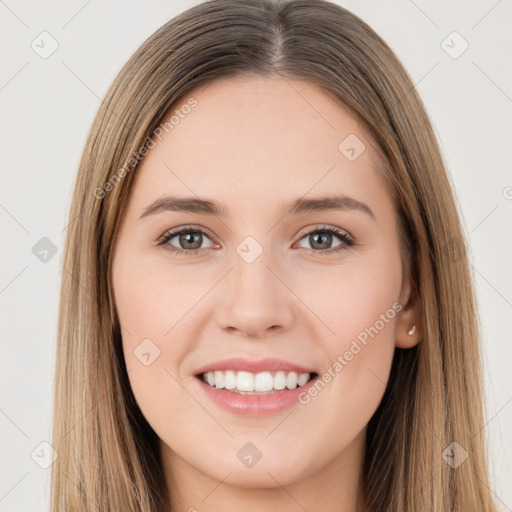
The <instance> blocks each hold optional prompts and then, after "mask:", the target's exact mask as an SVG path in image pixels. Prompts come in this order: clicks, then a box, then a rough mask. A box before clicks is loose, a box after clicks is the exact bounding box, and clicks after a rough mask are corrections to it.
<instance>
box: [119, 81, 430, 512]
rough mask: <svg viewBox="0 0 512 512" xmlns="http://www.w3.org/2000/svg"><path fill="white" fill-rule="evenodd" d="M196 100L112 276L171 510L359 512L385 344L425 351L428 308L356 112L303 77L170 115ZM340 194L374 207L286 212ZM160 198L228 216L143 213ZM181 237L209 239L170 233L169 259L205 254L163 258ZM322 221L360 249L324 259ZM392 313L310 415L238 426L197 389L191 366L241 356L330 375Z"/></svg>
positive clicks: (131, 225)
mask: <svg viewBox="0 0 512 512" xmlns="http://www.w3.org/2000/svg"><path fill="white" fill-rule="evenodd" d="M190 96H193V97H194V98H195V99H196V100H197V102H198V104H197V106H196V107H195V108H194V109H192V110H191V112H190V113H189V114H188V115H186V116H184V118H183V119H181V120H180V122H179V124H178V125H176V126H175V127H174V129H173V130H172V131H170V132H169V133H168V134H165V133H164V135H163V137H162V140H161V141H158V140H155V141H156V142H158V143H157V145H156V147H153V149H151V151H149V153H148V154H147V155H146V157H145V158H144V160H143V161H142V163H141V165H140V166H139V168H138V169H137V171H136V176H135V179H134V183H133V188H132V190H131V192H130V197H129V201H128V204H127V206H126V208H125V210H124V211H123V215H122V218H121V224H120V228H119V232H118V236H117V237H116V240H115V246H114V260H113V266H112V282H113V289H114V296H115V303H116V308H117V312H118V315H119V319H120V322H121V325H122V326H123V333H122V339H123V351H124V356H125V359H126V365H127V368H128V372H129V378H130V383H131V387H132V389H133V393H134V395H135V398H136V400H137V403H138V405H139V407H140V409H141V411H142V413H143V414H144V416H145V417H146V419H147V421H148V422H149V424H150V425H151V427H152V428H153V429H154V430H155V432H156V433H157V434H158V436H159V438H160V444H161V450H162V458H163V463H164V471H165V476H166V479H167V482H168V485H169V487H170V489H171V496H172V500H173V502H172V508H171V509H172V510H173V511H174V510H176V511H177V510H184V511H185V510H193V509H192V507H194V509H196V510H199V511H217V510H223V511H228V512H229V511H231V510H242V509H243V510H246V511H249V512H250V511H260V510H267V509H269V508H270V506H272V509H276V510H280V511H281V512H288V511H299V510H304V509H306V510H324V511H334V510H336V511H338V512H339V511H354V510H365V508H364V506H363V504H362V503H361V502H360V503H359V505H357V499H358V496H359V497H361V485H360V484H361V476H362V460H363V455H364V447H365V439H366V427H367V423H368V421H369V420H370V418H371V416H372V415H373V413H374V412H375V410H376V409H377V406H378V405H379V403H380V401H381V399H382V396H383V394H384V390H385V385H386V383H387V381H388V378H389V371H390V368H391V363H392V358H393V353H394V348H395V346H398V347H400V348H409V347H411V346H413V345H415V344H416V343H417V342H418V341H419V340H420V339H421V325H420V309H421V304H420V301H419V298H418V297H417V295H416V294H415V292H414V288H413V286H412V283H411V281H410V280H409V278H408V277H406V276H403V275H402V268H401V260H400V252H399V240H398V230H397V226H398V224H397V223H398V217H397V213H396V210H395V206H394V204H393V201H392V199H391V197H390V195H389V194H388V192H387V191H386V188H385V187H384V185H383V181H382V179H381V176H379V167H380V166H381V164H382V162H380V161H379V160H378V157H377V153H376V152H375V151H374V149H373V147H372V145H371V142H370V140H369V138H368V136H367V134H366V133H365V131H364V129H363V128H362V127H361V126H360V125H359V124H358V123H357V121H356V120H355V119H354V117H352V116H351V114H350V113H349V111H348V110H346V109H345V108H344V107H343V106H341V105H340V104H339V103H337V102H335V101H334V100H333V99H332V98H331V97H330V96H329V95H327V94H326V93H325V92H323V91H322V90H321V89H319V88H318V87H317V86H315V85H312V84H310V83H308V82H302V81H293V82H292V81H289V80H284V79H283V78H281V77H277V76H276V77H272V78H269V77H267V78H262V77H257V76H250V75H249V76H247V75H245V76H238V77H235V78H230V79H221V80H216V81H214V82H212V83H210V84H209V85H207V86H200V87H199V88H196V89H195V90H194V91H193V94H190V95H188V96H187V97H186V98H183V99H182V100H180V102H179V103H178V104H176V105H175V106H174V107H173V109H172V111H173V112H169V113H168V116H167V117H169V116H170V115H171V114H173V113H174V111H175V110H176V109H180V107H181V106H182V105H184V104H185V103H186V101H187V100H188V99H189V98H190ZM164 122H165V120H164ZM349 134H355V135H356V136H357V137H358V138H359V139H360V140H361V141H363V142H364V144H365V146H366V149H365V150H364V151H363V152H362V153H361V154H360V155H359V157H358V158H357V159H356V160H354V161H349V160H348V159H347V158H346V157H345V156H344V155H343V154H342V153H341V152H340V151H339V150H338V146H339V144H340V142H341V141H343V139H345V137H347V135H349ZM329 170H330V171H329ZM328 171H329V172H328ZM334 193H339V194H345V195H348V196H351V197H353V198H356V199H357V200H359V201H362V202H364V203H366V204H367V205H368V206H369V207H370V208H371V210H372V211H373V213H374V216H375V218H372V217H371V216H370V215H368V214H367V213H365V212H362V211H359V210H328V211H320V212H310V213H301V214H298V215H291V214H288V215H284V216H283V214H282V208H283V207H284V205H285V204H286V203H288V202H290V201H292V200H294V199H297V198H300V197H303V196H306V197H307V198H312V197H318V196H323V195H326V194H334ZM168 194H173V195H178V196H198V197H201V198H205V197H207V198H210V199H215V200H217V201H219V202H221V203H223V205H225V207H226V208H227V209H228V214H226V215H225V216H222V217H220V216H212V215H205V214H200V213H187V212H176V211H164V212H160V213H155V214H153V215H148V216H145V217H143V218H142V219H140V218H139V217H140V216H141V215H142V213H143V211H144V209H145V208H146V207H147V206H148V205H149V204H150V203H151V202H153V201H154V200H155V199H157V198H160V197H161V196H163V195H168ZM190 224H192V225H193V226H194V228H196V229H197V228H200V229H202V230H204V231H205V232H206V233H207V236H203V238H202V244H201V241H199V242H198V243H197V245H194V244H193V243H192V242H191V241H189V244H188V245H183V240H182V243H181V244H180V238H179V237H178V236H175V237H174V238H173V239H172V240H170V241H169V242H167V246H174V247H177V248H181V249H182V250H184V251H186V250H190V248H192V247H198V246H199V247H200V250H199V252H198V253H197V254H195V255H191V256H190V255H187V254H174V253H173V252H171V251H169V250H168V249H166V247H165V246H158V245H157V243H158V240H159V239H160V238H161V237H162V236H163V235H164V234H165V233H166V232H168V231H170V230H171V229H174V228H179V227H182V226H188V225H190ZM323 226H332V227H337V228H339V229H341V230H344V231H345V232H347V233H349V234H350V235H351V237H352V238H353V239H354V240H355V241H356V242H357V245H355V246H352V247H346V248H345V250H343V251H340V252H338V253H331V254H328V255H324V256H322V255H321V254H320V253H321V252H322V250H323V251H325V250H326V249H329V248H334V247H335V246H338V245H339V244H340V243H341V244H342V243H343V242H342V241H341V240H340V239H339V238H337V235H334V234H333V235H332V239H331V240H330V241H329V240H327V242H325V245H322V244H320V245H318V243H317V244H316V245H315V239H314V238H312V237H311V236H309V234H313V235H314V234H315V233H317V234H318V229H317V230H316V231H315V229H316V228H317V227H323ZM247 236H252V237H253V238H254V239H255V240H256V241H257V242H258V243H259V244H260V246H261V247H262V249H263V253H262V254H261V255H260V256H259V257H258V258H257V259H256V260H255V261H254V262H252V263H250V264H249V263H247V261H245V260H244V259H243V258H241V257H240V256H239V254H238V253H237V252H236V249H237V247H238V246H239V244H240V243H241V242H242V241H243V240H244V239H245V238H246V237H247ZM185 244H186V240H185ZM199 244H201V245H199ZM323 247H325V249H323ZM228 271H229V272H228ZM396 302H398V303H400V304H401V305H402V306H403V309H402V310H401V311H400V312H399V313H398V314H396V315H395V316H394V318H393V319H391V320H389V321H388V322H387V323H385V325H384V328H382V329H381V330H379V332H378V334H377V335H375V336H374V337H373V338H369V341H368V343H367V345H366V346H364V348H363V349H362V350H361V351H360V352H359V353H358V354H357V355H356V356H354V358H353V359H352V360H351V361H349V362H348V364H347V365H346V366H344V368H343V370H342V371H341V372H339V373H337V374H336V376H335V377H334V378H332V380H331V381H330V382H329V383H328V384H327V385H326V386H325V388H324V389H323V390H322V391H321V392H319V393H318V395H317V396H316V397H314V398H313V399H311V401H310V402H309V403H308V404H306V405H302V404H297V405H294V406H293V407H292V408H289V409H287V410H285V411H283V412H280V413H276V414H271V415H266V416H261V417H253V416H242V415H237V414H234V413H231V412H227V411H225V410H222V409H220V408H219V407H218V406H217V405H216V404H215V403H213V402H212V401H211V400H210V399H209V398H207V397H206V395H205V394H204V392H203V390H202V389H201V388H200V384H199V383H198V381H197V379H196V377H194V374H195V372H196V371H197V370H198V369H199V367H200V366H203V365H205V364H208V363H211V362H214V361H217V360H219V359H224V358H228V357H238V356H243V357H247V358H253V359H258V358H264V357H276V358H281V359H285V360H288V361H292V362H295V363H298V364H302V365H304V366H306V367H310V368H314V369H316V371H317V372H318V373H319V374H322V373H323V372H324V371H327V369H328V368H329V367H332V365H333V362H334V361H336V359H337V357H338V355H340V354H344V353H345V351H346V350H347V349H349V347H350V345H351V343H352V341H353V340H354V339H355V338H356V337H357V335H358V334H359V333H361V332H362V331H363V330H364V329H365V327H369V326H373V325H375V323H376V321H377V320H378V319H379V318H381V317H380V315H382V314H383V313H385V312H386V311H387V310H389V309H390V308H391V307H392V305H393V304H394V303H396ZM413 324H415V325H416V332H415V333H414V334H413V335H409V334H408V330H409V329H410V328H411V326H412V325H413ZM147 338H149V339H150V340H151V341H152V342H153V343H154V344H155V345H156V346H157V347H158V348H159V350H160V355H159V356H158V357H157V358H156V359H155V360H154V361H153V362H152V363H151V364H150V365H149V366H145V365H144V364H141V362H140V360H139V359H138V358H137V357H135V355H134V350H135V349H136V348H137V346H138V345H139V344H140V343H141V341H142V340H144V339H147ZM247 442H251V443H253V444H254V445H255V446H256V447H257V448H258V450H259V451H260V452H261V453H262V458H261V459H260V460H259V461H258V462H257V463H256V464H255V465H254V466H252V467H251V468H248V467H246V466H245V465H244V464H242V463H241V462H240V460H239V459H238V458H237V452H238V451H239V450H240V448H241V447H242V446H244V445H245V444H246V443H247Z"/></svg>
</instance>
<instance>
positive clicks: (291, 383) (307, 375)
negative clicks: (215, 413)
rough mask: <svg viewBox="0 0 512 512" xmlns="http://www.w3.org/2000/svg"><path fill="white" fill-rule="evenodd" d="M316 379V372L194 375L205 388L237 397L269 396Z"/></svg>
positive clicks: (281, 371)
mask: <svg viewBox="0 0 512 512" xmlns="http://www.w3.org/2000/svg"><path fill="white" fill-rule="evenodd" d="M316 377H318V374H317V373H316V372H302V373H299V372H295V371H283V370H280V371H263V372H258V373H253V372H248V371H236V370H215V371H210V372H202V373H199V374H197V375H196V378H198V379H199V380H200V381H201V382H203V383H204V384H206V385H207V386H209V387H211V388H214V389H218V390H224V391H226V392H230V393H235V394H239V395H253V396H254V395H255V396H261V395H270V394H276V393H282V392H286V391H290V390H295V389H297V388H302V387H304V386H306V384H308V382H310V381H311V380H313V379H315V378H316Z"/></svg>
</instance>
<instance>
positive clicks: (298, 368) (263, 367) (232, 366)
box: [196, 357, 315, 375]
mask: <svg viewBox="0 0 512 512" xmlns="http://www.w3.org/2000/svg"><path fill="white" fill-rule="evenodd" d="M216 370H217V371H222V370H237V371H246V372H251V373H259V372H265V371H268V372H273V371H279V370H282V371H289V372H297V373H315V372H314V370H312V369H310V368H306V367H305V366H302V365H299V364H296V363H292V362H290V361H285V360H284V359H274V358H267V359H257V360H254V359H245V358H243V357H235V358H231V359H222V360H220V361H215V362H214V363H210V364H207V365H205V366H203V367H201V368H199V369H198V370H197V372H196V375H200V374H202V373H207V372H213V371H216Z"/></svg>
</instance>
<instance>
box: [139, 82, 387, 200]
mask: <svg viewBox="0 0 512 512" xmlns="http://www.w3.org/2000/svg"><path fill="white" fill-rule="evenodd" d="M162 125H163V126H167V129H166V130H165V131H161V136H160V137H159V138H155V137H153V140H154V142H155V143H156V146H154V147H153V148H152V149H151V150H150V151H149V152H148V154H147V155H146V156H145V157H144V159H143V161H142V162H141V164H140V166H139V168H138V169H137V171H136V177H135V182H134V184H133V187H134V190H133V191H132V194H133V195H134V196H135V200H137V199H140V200H147V199H151V198H153V199H154V197H155V195H161V194H162V193H165V192H168V193H171V192H172V193H173V194H178V195H179V194H182V195H187V196H190V195H198V196H202V197H204V196H208V197H212V196H213V197H216V198H218V199H219V201H226V202H231V203H232V202H237V201H238V202H240V203H244V202H245V203H246V206H247V200H248V199H251V201H253V205H254V207H255V208H256V209H258V208H261V207H264V206H265V205H267V204H270V203H275V202H276V201H278V202H283V201H284V202H285V201H287V200H292V199H296V198H297V197H300V196H303V195H305V194H315V193H317V192H318V193H319V194H320V193H326V192H327V193H329V192H332V193H335V192H339V193H344V192H350V193H351V194H353V195H358V194H360V195H361V194H362V195H365V196H368V193H370V194H371V191H372V189H375V190H374V191H375V192H376V193H378V189H382V182H381V181H380V180H379V177H378V173H377V168H378V167H379V166H380V164H381V162H380V161H379V159H378V157H377V154H376V152H375V150H374V148H373V147H372V143H371V142H370V140H369V138H368V136H367V133H366V131H365V130H364V128H363V126H361V124H360V123H359V122H358V121H357V120H356V118H355V117H354V116H352V115H351V113H350V111H349V110H348V109H347V108H345V107H344V106H343V105H342V104H341V103H340V102H338V101H335V99H334V98H333V97H332V96H330V95H329V94H327V93H326V92H324V91H323V90H322V89H321V88H319V87H318V86H316V85H314V84H311V83H309V82H304V81H297V80H290V79H288V78H286V79H285V78H282V77H260V76H245V75H244V76H236V77H230V78H222V79H217V80H215V81H213V82H210V83H208V84H206V85H203V86H200V87H197V88H195V89H193V90H192V91H191V92H190V93H188V94H186V95H185V96H184V97H182V98H181V99H180V100H179V101H178V102H176V103H175V104H174V105H173V107H172V108H171V109H170V110H169V112H168V113H167V114H166V116H165V118H164V119H163V121H162ZM352 148H354V151H355V156H356V158H354V151H351V149H352ZM347 150H349V152H348V153H347ZM381 193H382V192H381Z"/></svg>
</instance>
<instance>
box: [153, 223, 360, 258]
mask: <svg viewBox="0 0 512 512" xmlns="http://www.w3.org/2000/svg"><path fill="white" fill-rule="evenodd" d="M182 233H201V234H202V235H205V236H207V237H208V238H210V237H209V236H208V234H207V233H206V232H205V231H203V230H202V229H199V228H195V227H193V226H185V227H181V228H178V229H176V230H173V231H168V232H167V233H165V234H164V235H162V236H161V237H160V238H159V239H158V241H157V242H158V243H157V245H158V246H163V245H165V244H167V242H169V240H171V239H172V238H174V237H175V236H176V235H180V234H182ZM313 233H331V234H333V235H336V236H337V237H338V238H339V239H340V240H341V241H342V244H340V245H338V246H337V247H335V248H333V249H325V250H323V251H322V250H315V249H309V250H310V251H313V252H315V253H318V254H320V255H321V256H325V255H328V254H332V253H335V252H341V251H344V250H346V249H348V248H349V247H352V246H354V245H356V243H355V241H354V240H353V239H352V238H351V237H350V236H349V235H348V234H347V233H346V232H345V231H342V230H340V229H338V228H334V227H332V226H321V227H318V226H317V227H316V228H315V229H313V230H311V231H308V232H307V233H304V234H303V235H302V236H301V238H300V239H299V241H300V240H302V239H303V238H305V237H306V236H309V235H311V234H313ZM165 249H166V250H169V251H171V252H173V253H175V254H186V255H188V256H193V255H195V254H197V253H198V252H199V251H201V250H202V249H190V250H185V249H178V248H177V247H174V246H172V245H169V246H168V247H166V248H165Z"/></svg>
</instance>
